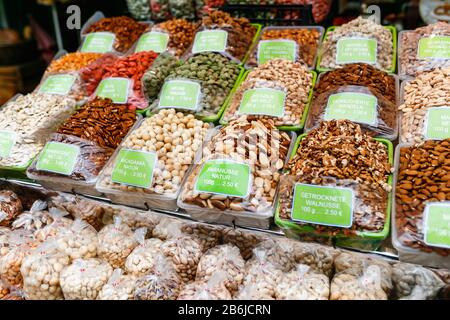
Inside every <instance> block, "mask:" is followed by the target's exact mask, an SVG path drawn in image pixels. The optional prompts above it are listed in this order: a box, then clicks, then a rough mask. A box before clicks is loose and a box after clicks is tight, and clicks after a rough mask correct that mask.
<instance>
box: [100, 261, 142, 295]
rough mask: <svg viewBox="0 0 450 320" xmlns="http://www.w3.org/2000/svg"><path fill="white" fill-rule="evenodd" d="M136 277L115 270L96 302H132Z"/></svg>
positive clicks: (120, 270)
mask: <svg viewBox="0 0 450 320" xmlns="http://www.w3.org/2000/svg"><path fill="white" fill-rule="evenodd" d="M135 284H136V277H134V276H132V275H125V274H123V271H122V269H115V270H114V271H113V273H112V276H111V278H109V280H108V283H106V284H105V285H104V286H103V288H102V290H101V291H100V292H99V294H98V296H97V300H133V293H134V287H135Z"/></svg>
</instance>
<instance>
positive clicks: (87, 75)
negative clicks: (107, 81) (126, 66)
mask: <svg viewBox="0 0 450 320" xmlns="http://www.w3.org/2000/svg"><path fill="white" fill-rule="evenodd" d="M118 59H119V57H118V56H117V55H114V54H110V53H107V54H103V55H102V56H101V57H100V58H98V59H97V60H95V61H93V62H92V63H90V64H88V65H87V66H86V67H84V68H82V69H81V70H80V76H81V79H82V80H83V82H84V86H85V89H86V91H87V94H88V95H89V96H90V95H92V94H94V92H95V90H96V89H97V86H98V84H99V83H100V81H102V79H103V77H104V75H105V74H106V72H107V70H108V68H110V67H111V66H113V65H114V63H115V62H116V61H117V60H118Z"/></svg>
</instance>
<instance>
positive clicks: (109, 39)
mask: <svg viewBox="0 0 450 320" xmlns="http://www.w3.org/2000/svg"><path fill="white" fill-rule="evenodd" d="M115 39H116V36H115V35H114V33H110V32H94V33H89V34H87V35H86V38H85V39H84V42H83V45H82V47H81V50H80V51H81V52H95V53H105V52H110V51H112V48H113V45H114V40H115Z"/></svg>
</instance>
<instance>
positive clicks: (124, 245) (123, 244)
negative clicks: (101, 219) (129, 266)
mask: <svg viewBox="0 0 450 320" xmlns="http://www.w3.org/2000/svg"><path fill="white" fill-rule="evenodd" d="M98 241H99V246H98V249H97V252H98V256H99V257H100V258H101V259H104V260H105V261H107V262H108V263H109V264H110V265H111V266H113V267H114V268H123V265H124V263H125V261H126V259H127V257H128V256H129V255H130V253H131V252H132V251H133V249H134V248H135V247H136V246H137V245H138V242H137V240H136V235H135V233H134V232H133V230H132V229H131V228H130V227H129V226H128V225H126V224H124V223H123V222H122V219H121V218H120V217H118V216H115V217H114V223H113V224H110V225H107V226H105V227H104V228H103V229H102V230H100V231H99V233H98Z"/></svg>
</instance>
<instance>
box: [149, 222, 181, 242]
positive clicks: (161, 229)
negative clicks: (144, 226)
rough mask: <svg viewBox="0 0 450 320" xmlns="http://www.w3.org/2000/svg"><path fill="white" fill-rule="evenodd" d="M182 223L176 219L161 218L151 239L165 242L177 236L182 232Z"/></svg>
mask: <svg viewBox="0 0 450 320" xmlns="http://www.w3.org/2000/svg"><path fill="white" fill-rule="evenodd" d="M182 227H183V222H182V221H181V220H178V219H174V218H169V217H163V218H161V220H160V222H159V223H158V224H157V225H156V226H155V228H154V229H153V237H154V238H158V239H160V240H162V241H166V240H168V239H171V238H173V237H176V236H178V235H179V234H180V233H181V232H182V231H181V228H182Z"/></svg>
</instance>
